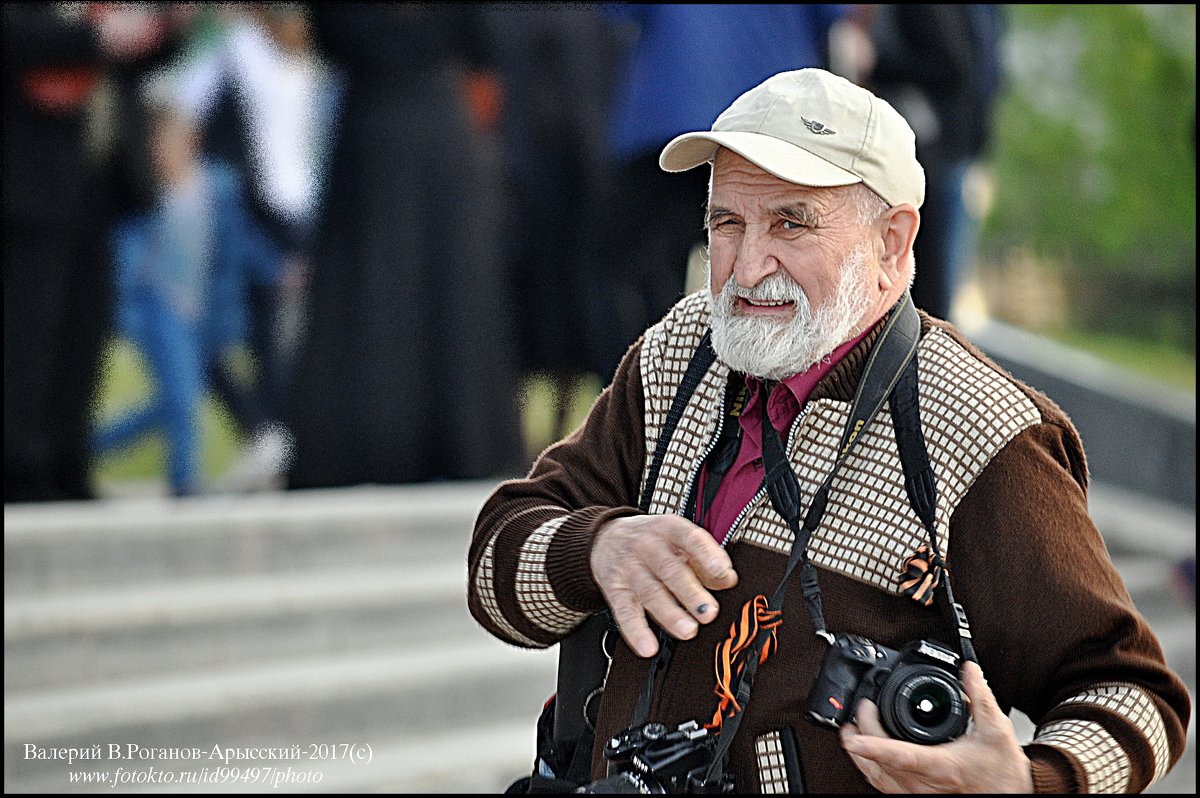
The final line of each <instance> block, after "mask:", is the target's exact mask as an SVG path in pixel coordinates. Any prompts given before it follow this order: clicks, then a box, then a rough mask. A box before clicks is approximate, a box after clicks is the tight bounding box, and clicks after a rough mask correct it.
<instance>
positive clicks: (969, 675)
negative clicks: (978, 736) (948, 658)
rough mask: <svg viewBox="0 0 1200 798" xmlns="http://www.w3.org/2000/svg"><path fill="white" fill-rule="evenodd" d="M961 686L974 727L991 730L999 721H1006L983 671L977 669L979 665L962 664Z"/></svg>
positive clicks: (971, 663) (972, 663)
mask: <svg viewBox="0 0 1200 798" xmlns="http://www.w3.org/2000/svg"><path fill="white" fill-rule="evenodd" d="M962 684H963V690H964V691H965V692H966V694H967V699H968V700H969V701H970V702H971V717H972V718H973V719H974V720H975V725H976V727H979V728H981V729H991V728H994V727H995V726H996V724H997V723H998V722H1000V720H1002V719H1006V716H1005V715H1004V713H1003V712H1001V711H1000V705H999V704H998V703H997V702H996V696H995V694H994V693H992V688H991V687H989V686H988V683H987V679H985V678H984V677H983V669H982V668H980V667H979V663H977V662H964V663H963V666H962Z"/></svg>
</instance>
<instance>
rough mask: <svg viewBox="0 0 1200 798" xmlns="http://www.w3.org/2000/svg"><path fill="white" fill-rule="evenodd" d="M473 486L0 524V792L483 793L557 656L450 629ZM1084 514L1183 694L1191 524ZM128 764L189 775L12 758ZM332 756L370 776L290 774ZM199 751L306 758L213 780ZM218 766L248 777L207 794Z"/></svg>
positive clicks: (148, 504) (24, 509)
mask: <svg viewBox="0 0 1200 798" xmlns="http://www.w3.org/2000/svg"><path fill="white" fill-rule="evenodd" d="M493 487H494V485H493V484H491V483H486V484H484V483H462V484H447V485H432V486H402V487H387V488H379V487H364V488H354V489H346V490H338V491H304V492H294V493H287V494H260V495H247V496H241V497H229V496H226V497H204V498H196V499H188V500H171V499H166V498H163V499H157V498H126V499H119V500H117V499H114V500H106V501H98V502H93V503H90V504H78V505H76V504H64V505H42V506H20V505H17V506H6V507H5V533H4V538H5V677H4V678H5V711H4V712H5V715H4V719H5V740H4V747H5V776H4V786H5V791H6V792H27V793H43V792H45V793H57V792H98V791H100V790H111V788H110V787H109V786H108V785H98V784H96V783H94V782H93V783H90V784H82V783H79V782H75V783H72V782H71V781H70V779H71V773H72V772H74V773H76V774H79V773H83V772H97V773H101V772H108V773H110V774H111V773H114V772H115V771H116V768H118V767H124V768H125V769H126V771H127V772H137V773H138V774H140V777H148V774H149V771H150V769H151V768H153V769H154V771H156V774H157V775H156V778H164V779H165V778H170V779H173V780H174V783H169V784H168V783H136V782H135V783H122V784H121V785H120V786H119V787H118V791H121V792H155V793H162V792H239V793H245V792H272V791H278V790H280V789H282V790H285V791H287V792H426V793H429V792H464V793H485V792H498V791H502V790H503V789H504V787H505V786H507V784H508V783H509V782H511V781H512V780H513V779H515V778H517V777H519V776H521V775H523V774H524V773H526V772H527V771H528V769H529V767H530V765H531V763H532V758H533V747H534V722H535V720H536V716H537V714H538V711H539V709H540V707H541V704H542V702H543V701H544V700H545V699H546V698H547V697H548V696H549V694H550V692H552V691H553V689H554V670H555V665H556V655H557V652H556V650H553V649H551V650H547V651H524V650H519V649H516V648H514V647H511V646H508V645H505V644H503V643H500V642H499V641H497V640H494V639H493V638H491V637H489V636H488V635H487V634H486V633H484V632H483V631H482V629H480V628H479V627H478V625H477V624H476V623H475V621H474V620H473V619H472V618H471V617H470V615H469V614H468V612H467V609H466V601H465V585H466V553H467V547H468V542H469V539H470V534H471V528H472V526H473V523H474V519H475V515H476V513H477V512H478V509H479V507H480V506H481V505H482V503H483V501H484V500H485V498H486V496H487V495H488V493H489V492H490V490H491V489H492V488H493ZM1092 509H1093V513H1094V514H1095V515H1096V517H1097V520H1098V521H1099V522H1100V526H1101V530H1102V532H1103V533H1104V535H1105V538H1106V542H1107V544H1108V546H1109V548H1110V551H1112V553H1113V555H1114V558H1115V559H1116V560H1117V562H1118V567H1119V568H1120V570H1121V572H1122V575H1123V576H1124V577H1125V580H1126V583H1127V585H1128V587H1129V589H1130V592H1131V594H1132V595H1133V596H1134V599H1135V601H1136V602H1137V604H1138V606H1139V608H1141V609H1142V611H1143V612H1144V613H1145V614H1146V616H1147V617H1148V618H1149V619H1150V620H1151V622H1152V623H1153V624H1154V625H1155V626H1156V629H1157V630H1158V631H1159V633H1160V636H1161V637H1162V639H1163V643H1164V648H1165V649H1166V652H1167V657H1168V661H1170V662H1171V663H1172V665H1173V666H1175V667H1176V668H1178V669H1179V671H1180V673H1181V674H1183V675H1185V678H1187V679H1188V680H1189V684H1190V685H1192V686H1193V687H1194V684H1195V623H1194V621H1195V613H1194V607H1192V608H1191V609H1190V612H1181V609H1180V602H1179V601H1178V598H1177V597H1176V596H1175V595H1173V594H1172V592H1171V590H1170V585H1169V582H1168V576H1169V565H1170V563H1171V562H1173V561H1174V558H1175V557H1176V556H1177V555H1178V554H1181V553H1183V552H1184V551H1187V550H1189V549H1188V546H1194V540H1195V516H1194V513H1192V512H1188V511H1185V510H1182V509H1180V508H1177V507H1174V506H1172V505H1168V504H1163V503H1161V502H1155V501H1150V500H1147V499H1146V498H1145V497H1143V496H1138V495H1132V494H1127V493H1124V492H1122V491H1119V490H1116V489H1112V488H1108V487H1106V486H1097V489H1096V490H1095V491H1093V494H1092ZM130 743H133V744H135V745H137V746H141V749H140V750H144V749H148V748H168V749H173V750H184V749H192V748H196V749H199V750H200V751H201V752H202V754H203V757H202V759H200V760H169V759H160V758H154V757H152V758H150V759H145V760H140V759H135V760H128V759H125V760H110V759H107V758H103V759H100V760H96V761H83V762H78V761H77V762H75V763H73V764H68V763H67V762H65V761H57V760H44V759H29V758H27V757H26V753H27V749H26V746H28V745H34V746H36V749H37V750H43V751H46V750H53V749H58V748H71V747H74V748H80V749H85V750H87V749H91V748H93V747H94V746H100V748H101V751H102V753H104V754H107V753H108V750H109V749H108V746H109V745H118V746H120V747H121V749H122V750H125V748H124V747H125V746H127V745H128V744H130ZM340 743H346V744H353V745H354V746H357V748H356V749H354V750H357V751H359V752H364V756H366V757H369V761H356V760H355V759H345V758H340V759H332V760H331V759H322V760H316V761H313V760H310V759H308V758H307V754H308V753H310V748H311V747H312V746H320V745H321V744H325V745H329V744H340ZM214 746H216V747H217V748H219V749H225V748H271V749H276V751H275V753H276V754H278V752H279V751H285V750H292V749H293V748H294V747H298V748H297V750H298V752H299V753H300V754H301V755H304V757H305V758H302V759H298V760H291V759H278V758H276V759H258V760H254V759H240V760H238V759H235V760H233V761H230V762H228V763H226V762H224V761H222V759H220V758H217V759H209V758H208V757H209V754H210V752H211V751H212V749H213V748H214ZM367 752H369V753H367ZM222 767H225V768H240V771H239V773H240V774H241V775H247V774H249V773H250V772H251V769H253V768H257V769H258V770H257V772H256V774H255V775H256V777H257V778H258V779H259V780H258V781H255V782H246V781H233V782H230V781H225V782H223V783H220V782H213V781H211V778H214V777H216V776H217V775H218V774H220V775H222V776H227V775H228V774H229V772H230V771H228V770H226V771H218V768H222ZM204 768H208V771H207V772H206V771H204ZM268 768H270V769H271V771H270V772H269V773H268V770H267V769H268ZM288 768H291V771H290V772H289V771H288ZM202 773H203V774H205V775H206V776H207V777H209V778H210V780H209V781H207V782H197V783H185V780H186V779H188V778H192V779H198V778H200V777H201V774H202ZM1189 777H1190V781H1188V779H1189ZM271 778H285V779H291V780H288V781H283V782H282V783H280V784H279V785H277V786H275V787H272V785H271V784H270V783H269V780H270V779H271ZM295 779H305V780H304V781H300V782H297V781H295ZM1172 779H1174V781H1172ZM1181 785H1182V786H1183V787H1186V786H1188V785H1190V786H1191V787H1193V788H1194V786H1195V762H1194V752H1192V753H1191V759H1190V770H1189V769H1188V766H1186V765H1185V766H1181V768H1179V769H1177V770H1176V772H1175V773H1173V774H1171V775H1170V776H1168V781H1166V782H1164V783H1163V785H1159V786H1160V788H1164V787H1168V786H1170V787H1174V788H1175V789H1178V788H1179V787H1180V786H1181ZM1155 791H1163V790H1161V789H1156V790H1155ZM1166 791H1170V790H1166Z"/></svg>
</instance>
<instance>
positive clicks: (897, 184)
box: [658, 69, 925, 208]
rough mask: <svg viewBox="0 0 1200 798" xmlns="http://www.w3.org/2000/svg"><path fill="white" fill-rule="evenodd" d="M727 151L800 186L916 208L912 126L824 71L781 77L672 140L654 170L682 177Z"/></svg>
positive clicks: (919, 194) (918, 175) (920, 195)
mask: <svg viewBox="0 0 1200 798" xmlns="http://www.w3.org/2000/svg"><path fill="white" fill-rule="evenodd" d="M718 147H726V148H728V149H730V150H733V151H734V152H736V153H737V154H738V155H740V156H742V157H743V158H745V159H747V160H748V161H751V162H752V163H754V164H756V165H757V166H759V167H761V168H762V169H765V170H766V171H768V172H770V173H771V174H773V175H775V176H776V177H779V178H782V179H784V180H787V181H789V182H792V183H797V184H799V185H802V186H848V185H851V184H853V183H865V184H866V185H867V186H868V187H869V188H871V189H872V190H874V191H875V193H876V194H878V195H879V196H881V197H883V199H884V200H885V201H886V202H887V203H888V204H889V205H892V206H895V205H900V204H903V203H908V204H910V205H912V206H914V207H917V208H919V207H921V203H922V202H923V201H924V200H925V170H924V169H922V168H921V164H920V163H918V162H917V150H916V136H915V135H914V134H913V131H912V128H911V127H909V126H908V123H907V122H905V121H904V117H902V116H900V114H899V112H897V111H896V109H895V108H893V107H892V106H891V105H889V104H888V103H887V102H886V101H884V100H881V99H880V98H878V97H876V96H875V95H874V94H872V93H871V92H869V91H867V90H866V89H864V88H862V87H861V86H857V85H855V84H854V83H851V82H850V81H848V80H846V79H845V78H843V77H840V76H838V75H835V74H833V73H832V72H826V71H825V70H823V69H797V70H794V71H791V72H780V73H779V74H777V75H773V76H772V77H769V78H767V79H766V80H765V81H763V82H762V83H760V84H759V85H757V86H755V87H754V88H753V89H750V90H749V91H748V92H746V93H745V94H743V95H742V96H741V97H738V98H737V99H736V100H734V101H733V104H732V105H730V106H729V107H728V108H727V109H725V110H724V111H723V112H722V113H721V115H720V116H718V117H717V121H715V122H713V126H712V130H711V131H700V132H696V133H684V134H682V135H680V136H676V137H675V138H674V139H672V140H671V142H670V143H669V144H667V146H666V147H665V148H664V149H663V151H662V154H661V155H660V156H659V159H658V164H659V166H661V167H662V168H663V169H664V170H666V171H668V172H683V171H686V170H688V169H692V168H694V167H697V166H700V165H701V164H703V163H708V162H711V161H712V160H713V158H714V157H715V156H716V154H717V148H718Z"/></svg>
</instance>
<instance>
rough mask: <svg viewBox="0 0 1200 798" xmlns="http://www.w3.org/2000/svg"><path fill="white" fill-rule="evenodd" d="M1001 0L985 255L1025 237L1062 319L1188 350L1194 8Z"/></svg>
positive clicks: (1022, 243)
mask: <svg viewBox="0 0 1200 798" xmlns="http://www.w3.org/2000/svg"><path fill="white" fill-rule="evenodd" d="M1010 8H1011V14H1012V16H1011V21H1012V28H1011V35H1010V37H1009V39H1008V41H1007V42H1006V57H1005V63H1006V70H1007V72H1008V78H1009V84H1008V85H1009V90H1008V92H1007V93H1006V95H1005V97H1004V98H1003V99H1002V102H1001V104H1000V107H999V109H998V113H997V117H996V125H997V129H996V149H995V153H994V156H995V157H994V161H993V169H994V175H995V185H996V198H995V205H994V207H993V209H992V212H991V215H990V216H989V218H988V219H987V220H986V223H985V226H984V229H983V234H982V240H981V247H982V250H981V254H982V256H983V259H984V261H985V262H990V263H992V264H996V263H1002V262H1003V260H1004V253H1005V252H1007V251H1011V250H1013V249H1014V248H1019V247H1024V248H1028V249H1031V250H1033V251H1034V252H1036V253H1037V255H1038V256H1039V257H1040V258H1043V259H1045V260H1049V261H1053V262H1057V263H1058V265H1059V268H1060V270H1061V272H1060V273H1061V277H1062V279H1063V281H1064V282H1065V284H1066V287H1067V291H1066V294H1067V297H1068V299H1067V302H1068V308H1067V310H1068V313H1069V316H1070V320H1071V323H1072V324H1074V325H1077V326H1080V327H1084V328H1087V329H1093V330H1096V331H1121V332H1124V333H1125V334H1128V335H1131V336H1135V337H1144V338H1152V339H1157V340H1160V341H1168V342H1171V343H1173V344H1175V345H1177V346H1179V347H1181V348H1184V349H1185V350H1186V351H1189V352H1191V353H1193V354H1194V353H1195V308H1196V174H1195V141H1196V140H1195V135H1196V134H1195V118H1196V117H1195V114H1196V110H1195V108H1196V103H1195V92H1196V56H1195V46H1196V45H1195V41H1196V39H1195V34H1196V7H1195V6H1194V5H1153V6H1148V5H1088V6H1069V5H1025V4H1017V5H1013V6H1011V7H1010Z"/></svg>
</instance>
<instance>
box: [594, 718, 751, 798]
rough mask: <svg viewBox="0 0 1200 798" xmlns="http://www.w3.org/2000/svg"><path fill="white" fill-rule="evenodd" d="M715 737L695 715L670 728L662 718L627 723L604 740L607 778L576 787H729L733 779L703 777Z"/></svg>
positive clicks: (666, 790) (647, 790) (652, 790)
mask: <svg viewBox="0 0 1200 798" xmlns="http://www.w3.org/2000/svg"><path fill="white" fill-rule="evenodd" d="M715 749H716V738H715V737H713V736H712V735H710V734H709V731H708V729H706V728H704V727H703V726H701V725H700V724H698V723H696V721H694V720H689V721H686V722H684V723H681V724H679V726H678V727H676V728H675V729H674V730H670V729H668V728H667V726H666V724H664V723H646V724H643V725H641V726H634V727H632V728H629V729H626V730H625V731H623V732H621V733H620V734H618V735H617V736H615V737H613V738H612V739H611V740H609V741H608V743H607V744H605V746H604V758H605V759H607V760H608V773H609V775H608V778H605V779H600V780H599V781H594V782H592V783H591V784H586V785H584V786H583V787H580V788H579V789H578V790H576V791H575V792H578V793H644V794H651V795H654V794H662V795H666V794H673V793H678V794H685V793H728V792H732V791H733V784H732V782H730V781H728V780H727V779H725V778H724V776H718V777H717V778H715V779H713V780H711V781H705V779H704V776H705V773H706V772H707V771H708V768H709V765H710V764H711V763H712V758H713V751H714V750H715Z"/></svg>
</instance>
